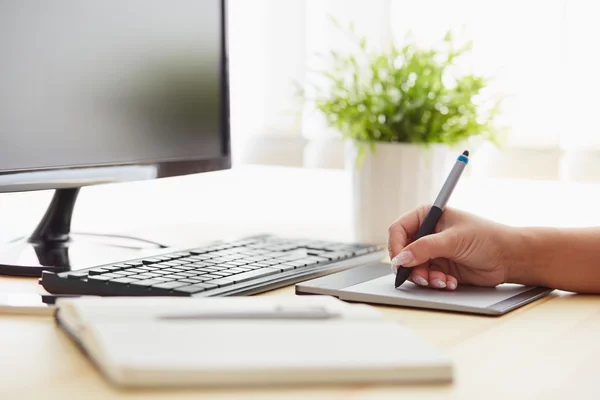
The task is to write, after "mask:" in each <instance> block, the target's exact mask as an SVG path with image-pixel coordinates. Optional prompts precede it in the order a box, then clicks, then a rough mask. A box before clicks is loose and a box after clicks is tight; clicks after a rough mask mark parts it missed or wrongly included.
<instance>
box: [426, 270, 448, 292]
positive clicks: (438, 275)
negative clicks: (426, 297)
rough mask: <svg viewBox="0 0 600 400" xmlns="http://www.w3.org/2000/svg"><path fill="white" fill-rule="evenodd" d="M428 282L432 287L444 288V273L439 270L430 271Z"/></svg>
mask: <svg viewBox="0 0 600 400" xmlns="http://www.w3.org/2000/svg"><path fill="white" fill-rule="evenodd" d="M429 282H430V284H431V287H432V288H434V289H445V288H446V274H444V273H443V272H441V271H430V272H429Z"/></svg>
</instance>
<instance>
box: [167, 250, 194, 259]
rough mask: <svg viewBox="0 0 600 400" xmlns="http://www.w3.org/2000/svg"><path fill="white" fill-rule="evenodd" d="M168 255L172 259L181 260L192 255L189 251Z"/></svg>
mask: <svg viewBox="0 0 600 400" xmlns="http://www.w3.org/2000/svg"><path fill="white" fill-rule="evenodd" d="M170 255H171V256H172V257H177V258H182V257H189V256H191V255H192V253H190V252H189V251H180V252H179V253H171V254H170Z"/></svg>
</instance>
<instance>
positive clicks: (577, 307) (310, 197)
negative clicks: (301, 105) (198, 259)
mask: <svg viewBox="0 0 600 400" xmlns="http://www.w3.org/2000/svg"><path fill="white" fill-rule="evenodd" d="M348 183H349V180H348V179H347V176H346V175H345V174H344V173H342V172H340V171H314V170H313V171H303V170H296V169H280V168H260V167H251V168H240V169H234V170H232V171H224V172H218V173H214V174H206V175H199V176H192V177H183V178H176V179H171V180H164V181H154V182H141V183H135V184H127V185H111V186H104V187H97V188H89V189H86V190H84V191H83V193H82V201H81V203H79V204H78V206H77V207H78V208H77V213H76V215H75V221H74V225H75V226H76V229H83V228H85V229H86V230H95V231H103V230H104V231H108V230H109V228H110V230H111V231H116V232H137V233H144V234H145V236H147V237H149V238H153V239H157V240H162V241H165V242H167V243H169V244H174V245H194V244H198V243H201V242H203V241H207V240H210V239H215V238H225V237H229V236H237V235H245V234H249V233H256V232H263V231H270V232H273V233H277V234H283V235H287V236H291V237H294V236H305V237H316V238H323V239H336V240H350V239H351V237H350V236H349V235H350V232H351V230H350V229H349V228H350V227H349V223H348V220H349V219H348V215H349V214H348V213H349V212H350V205H349V202H348V196H347V195H348V193H349V188H348ZM174 193H178V194H179V195H178V196H174V195H173V194H174ZM3 196H4V197H0V199H1V200H0V208H2V211H0V220H1V221H6V220H7V219H8V220H9V221H10V218H14V221H15V222H16V221H21V220H24V221H26V223H25V224H23V226H20V227H19V229H21V230H23V231H21V232H20V231H19V230H18V229H14V232H13V233H25V232H26V229H29V227H28V226H26V225H27V224H28V223H31V224H32V225H33V224H35V218H36V217H37V215H35V216H34V217H33V218H31V217H28V214H32V213H33V214H35V212H32V208H35V209H38V208H39V212H40V214H41V213H42V212H43V208H44V202H45V201H47V199H48V198H49V194H48V193H30V194H22V193H20V194H15V195H3ZM539 196H542V197H544V198H545V199H546V200H547V201H546V202H545V203H543V204H541V205H540V203H539V202H538V201H536V200H535V199H536V198H539ZM140 201H142V203H141V204H142V205H141V206H140V205H139V204H140V203H139V202H140ZM599 201H600V190H597V189H596V188H595V187H594V186H593V185H565V184H559V183H550V182H518V181H516V182H507V181H491V182H485V183H484V182H479V181H475V180H468V179H466V180H465V181H464V182H463V183H462V184H461V185H459V187H458V188H457V191H456V192H455V196H454V198H453V204H452V205H453V206H457V207H462V208H466V209H469V210H470V211H473V212H476V213H478V214H480V215H483V216H485V217H488V218H492V219H496V220H499V221H503V222H506V223H510V224H513V225H558V226H584V225H588V226H589V225H600V213H599V215H597V216H593V218H592V219H591V220H590V216H589V215H587V214H585V210H589V209H590V208H586V206H589V205H592V204H598V202H599ZM24 204H27V206H24ZM99 205H101V207H103V209H106V210H110V213H105V214H104V213H98V212H97V207H99ZM9 206H10V207H13V208H12V209H11V212H10V213H8V212H7V211H6V209H7V207H9ZM16 206H18V207H17V208H15V207H16ZM158 210H159V211H158ZM98 214H101V215H100V216H98ZM151 216H152V217H151ZM19 218H23V219H19ZM27 218H30V220H27ZM149 218H150V219H149ZM107 219H108V220H110V221H107ZM8 225H9V226H11V227H14V226H15V225H14V224H12V223H11V224H8ZM152 225H153V226H152ZM5 226H6V225H5ZM151 226H152V227H151ZM132 227H136V229H132ZM149 227H151V229H150V228H149ZM4 234H6V231H5V232H4ZM0 291H2V292H41V288H40V287H39V286H38V285H37V283H36V281H35V280H31V279H25V278H7V277H2V278H0ZM266 295H293V289H292V288H284V289H281V290H277V291H274V292H270V293H268V294H266ZM380 308H381V309H382V310H383V311H384V313H385V315H386V316H387V317H388V318H390V319H393V320H398V321H401V322H402V323H404V324H406V325H407V326H409V327H410V328H412V329H413V330H415V331H416V332H417V333H418V334H420V335H422V336H423V337H424V338H426V339H427V340H429V341H430V342H431V343H433V344H434V345H435V346H436V347H437V348H438V349H440V350H441V351H443V352H445V353H447V354H448V355H449V356H450V357H452V359H453V361H454V363H455V367H456V368H455V371H456V374H455V379H454V382H453V383H452V384H448V385H435V386H431V385H429V386H425V385H405V386H396V387H394V386H385V387H381V386H378V387H368V386H355V387H325V388H296V389H292V388H290V389H262V390H260V389H252V390H211V391H198V390H180V391H157V392H148V391H121V390H117V389H114V388H112V387H110V386H109V385H108V384H107V383H106V382H105V381H104V380H103V378H102V377H101V376H100V375H99V374H98V373H97V371H96V370H95V368H94V366H93V365H92V364H91V363H90V362H89V361H88V360H87V359H86V358H85V357H84V356H83V355H82V354H81V353H80V352H79V350H78V349H77V348H76V347H75V346H74V345H73V344H72V343H71V342H70V341H69V340H68V339H67V337H66V336H65V335H64V334H63V333H62V332H61V331H60V330H59V329H57V328H56V327H55V325H54V324H53V322H52V320H51V319H50V318H42V317H17V316H0V398H2V399H4V398H7V399H8V398H17V395H18V396H19V397H20V398H61V399H71V398H83V397H84V396H85V398H86V399H104V398H111V399H113V398H123V399H125V398H128V399H129V398H135V399H138V398H139V399H188V398H189V399H192V398H199V397H200V396H201V397H202V398H236V399H238V398H260V399H266V398H278V399H279V398H303V399H304V398H310V397H315V398H344V399H350V398H361V399H362V398H369V399H370V398H398V397H399V396H404V398H411V399H421V398H427V399H428V398H436V399H437V398H461V399H462V398H468V399H471V398H472V399H482V398H507V396H509V395H513V396H515V397H517V398H542V397H543V398H557V397H567V396H568V397H570V398H578V399H580V398H600V385H599V384H598V379H597V378H598V376H599V372H598V367H597V362H596V360H597V359H598V358H600V340H598V338H599V337H600V297H597V296H583V295H574V294H569V293H565V292H556V293H554V294H552V295H551V296H549V297H547V298H544V299H542V300H539V301H537V302H534V303H532V304H530V305H528V306H525V307H523V308H521V309H518V310H516V311H514V312H511V313H509V314H508V315H505V316H502V317H497V318H496V317H481V316H471V315H461V314H452V313H445V312H435V311H424V310H411V309H402V308H393V307H380ZM381 339H382V340H389V341H390V343H391V341H392V339H391V338H381ZM390 346H391V344H390Z"/></svg>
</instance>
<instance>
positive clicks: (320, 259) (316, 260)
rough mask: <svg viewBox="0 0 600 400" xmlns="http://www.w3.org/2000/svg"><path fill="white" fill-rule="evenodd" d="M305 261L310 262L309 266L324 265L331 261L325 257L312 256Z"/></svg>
mask: <svg viewBox="0 0 600 400" xmlns="http://www.w3.org/2000/svg"><path fill="white" fill-rule="evenodd" d="M304 261H308V262H309V264H308V265H313V264H322V263H326V262H329V259H328V258H325V257H316V256H310V257H306V258H305V259H304Z"/></svg>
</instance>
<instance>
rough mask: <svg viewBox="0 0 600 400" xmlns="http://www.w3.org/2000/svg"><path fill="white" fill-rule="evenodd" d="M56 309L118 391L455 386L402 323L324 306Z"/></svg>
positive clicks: (144, 304)
mask: <svg viewBox="0 0 600 400" xmlns="http://www.w3.org/2000/svg"><path fill="white" fill-rule="evenodd" d="M57 308H58V311H57V320H58V322H59V324H60V326H62V327H63V328H64V329H65V331H66V332H67V333H68V334H69V335H70V336H71V337H72V338H73V339H74V340H75V341H76V342H77V343H78V344H79V345H80V347H81V348H82V349H83V350H84V351H85V352H86V353H87V354H88V355H89V356H90V358H91V359H92V360H93V361H94V362H95V363H96V364H97V365H98V367H99V369H100V370H101V371H102V373H103V374H104V375H105V376H106V377H107V378H108V379H109V381H110V382H112V383H114V384H115V385H118V386H130V387H163V386H171V387H172V386H177V387H184V386H227V387H230V386H254V385H281V384H324V383H327V384H343V383H345V384H357V383H388V384H389V383H401V382H446V381H450V380H451V379H452V364H451V362H450V360H449V359H448V358H447V357H445V356H444V355H442V354H440V352H438V351H437V350H436V349H434V348H433V347H432V346H431V345H430V344H428V343H426V342H425V341H423V340H422V339H420V338H419V337H418V336H417V335H415V334H414V333H413V332H411V331H410V330H408V329H407V328H405V327H403V326H402V325H401V324H400V323H398V322H392V321H385V320H383V319H382V318H381V315H380V314H379V312H377V311H376V310H375V309H374V308H373V307H370V306H366V305H352V304H347V303H344V302H342V301H340V300H337V299H335V298H332V297H328V296H311V297H310V298H305V297H231V298H205V299H202V298H195V299H194V298H191V299H190V298H165V297H163V298H93V299H92V298H75V299H60V300H59V301H58V302H57ZM304 311H307V312H308V314H306V317H303V318H300V316H302V315H303V313H304ZM273 313H276V315H286V313H287V314H290V315H296V317H293V318H292V317H289V318H288V317H286V318H285V319H280V318H279V317H272V316H273V315H274V314H273ZM279 313H283V314H279ZM253 315H258V316H259V317H251V316H253ZM261 315H262V316H261ZM310 315H313V317H310ZM182 317H185V319H181V318H182ZM246 317H247V318H246ZM397 342H402V343H410V346H406V347H403V348H402V349H399V348H397V347H396V346H393V345H392V343H397Z"/></svg>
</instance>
